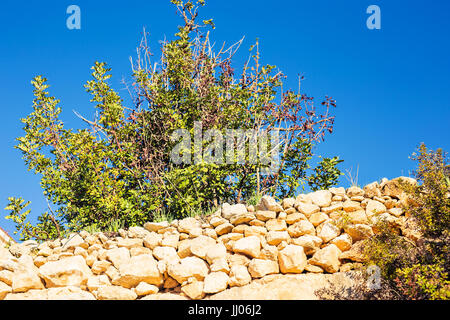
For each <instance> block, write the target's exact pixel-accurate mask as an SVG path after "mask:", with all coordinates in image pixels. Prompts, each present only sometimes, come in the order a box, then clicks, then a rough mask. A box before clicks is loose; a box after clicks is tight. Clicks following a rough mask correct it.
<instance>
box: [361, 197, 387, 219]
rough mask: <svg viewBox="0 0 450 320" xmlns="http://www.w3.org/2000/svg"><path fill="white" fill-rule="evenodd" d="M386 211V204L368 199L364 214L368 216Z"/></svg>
mask: <svg viewBox="0 0 450 320" xmlns="http://www.w3.org/2000/svg"><path fill="white" fill-rule="evenodd" d="M386 211H387V209H386V206H385V205H384V204H382V203H381V202H379V201H375V200H369V201H368V202H367V206H366V214H367V216H368V217H369V218H370V217H372V216H374V215H378V214H381V213H385V212H386Z"/></svg>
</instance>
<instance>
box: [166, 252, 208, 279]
mask: <svg viewBox="0 0 450 320" xmlns="http://www.w3.org/2000/svg"><path fill="white" fill-rule="evenodd" d="M167 272H168V274H169V275H170V276H171V277H172V278H174V279H175V280H177V281H178V283H183V282H184V281H186V280H187V279H189V278H190V277H195V278H196V279H197V280H199V281H202V280H203V279H204V278H205V276H206V275H207V274H208V272H209V268H208V265H207V264H206V262H205V261H204V260H202V259H200V258H198V257H186V258H183V259H181V260H180V261H179V262H178V263H173V264H169V266H168V268H167Z"/></svg>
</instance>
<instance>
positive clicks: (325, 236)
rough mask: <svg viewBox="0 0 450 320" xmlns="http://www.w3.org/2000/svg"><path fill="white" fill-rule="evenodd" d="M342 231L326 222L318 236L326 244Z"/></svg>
mask: <svg viewBox="0 0 450 320" xmlns="http://www.w3.org/2000/svg"><path fill="white" fill-rule="evenodd" d="M339 234H340V230H339V228H338V227H336V226H335V225H334V224H332V223H330V222H325V223H324V224H323V225H322V226H321V228H320V231H319V233H318V234H317V236H318V237H319V238H321V239H322V241H323V242H324V243H327V242H329V241H331V240H333V239H334V238H336V237H337V236H339Z"/></svg>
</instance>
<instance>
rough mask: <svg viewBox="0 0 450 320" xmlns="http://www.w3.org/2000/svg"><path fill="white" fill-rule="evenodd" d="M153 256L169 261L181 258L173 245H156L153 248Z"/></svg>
mask: <svg viewBox="0 0 450 320" xmlns="http://www.w3.org/2000/svg"><path fill="white" fill-rule="evenodd" d="M152 253H153V256H154V257H155V258H156V259H158V260H159V261H161V260H162V261H167V262H169V263H176V262H177V261H178V260H180V257H179V256H178V254H177V251H176V250H175V248H173V247H156V248H155V249H153V252H152Z"/></svg>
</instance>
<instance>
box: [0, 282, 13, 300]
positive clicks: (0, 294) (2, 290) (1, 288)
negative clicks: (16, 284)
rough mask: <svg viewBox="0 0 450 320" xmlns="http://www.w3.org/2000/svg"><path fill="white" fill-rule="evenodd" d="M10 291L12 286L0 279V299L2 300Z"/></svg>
mask: <svg viewBox="0 0 450 320" xmlns="http://www.w3.org/2000/svg"><path fill="white" fill-rule="evenodd" d="M11 292H12V288H11V287H10V286H8V285H7V284H6V283H3V282H1V281H0V300H3V299H4V298H5V297H6V295H7V294H8V293H11Z"/></svg>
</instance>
